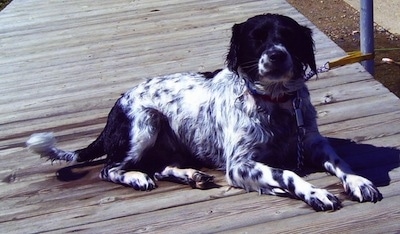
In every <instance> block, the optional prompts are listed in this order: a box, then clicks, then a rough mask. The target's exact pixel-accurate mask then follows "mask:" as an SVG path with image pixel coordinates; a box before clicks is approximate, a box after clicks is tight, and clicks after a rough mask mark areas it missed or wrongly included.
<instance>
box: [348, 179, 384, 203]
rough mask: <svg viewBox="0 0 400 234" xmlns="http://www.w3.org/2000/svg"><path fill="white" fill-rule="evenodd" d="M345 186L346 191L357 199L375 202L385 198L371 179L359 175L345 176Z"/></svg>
mask: <svg viewBox="0 0 400 234" xmlns="http://www.w3.org/2000/svg"><path fill="white" fill-rule="evenodd" d="M343 187H344V190H345V191H346V193H347V194H348V195H349V196H350V197H351V198H352V199H353V200H355V201H359V202H374V203H375V202H378V201H380V200H382V198H383V196H382V194H381V193H380V192H379V190H378V189H377V188H376V187H375V185H374V184H373V183H372V182H371V181H369V180H367V179H365V178H363V177H361V176H358V175H347V176H346V177H345V178H344V182H343Z"/></svg>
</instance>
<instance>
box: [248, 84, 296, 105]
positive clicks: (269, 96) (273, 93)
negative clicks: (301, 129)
mask: <svg viewBox="0 0 400 234" xmlns="http://www.w3.org/2000/svg"><path fill="white" fill-rule="evenodd" d="M245 82H246V87H247V89H248V91H249V93H250V94H251V95H252V96H254V97H255V98H257V99H260V100H263V101H267V102H273V103H284V102H287V101H289V100H293V98H294V97H295V96H296V92H297V90H299V89H301V88H302V87H303V85H304V83H302V82H301V81H299V82H296V81H287V82H271V84H269V85H267V86H265V87H263V89H260V88H257V87H256V86H255V85H254V84H253V83H252V82H250V81H248V80H247V79H245Z"/></svg>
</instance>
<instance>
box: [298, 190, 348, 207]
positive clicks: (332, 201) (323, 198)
mask: <svg viewBox="0 0 400 234" xmlns="http://www.w3.org/2000/svg"><path fill="white" fill-rule="evenodd" d="M305 202H306V203H307V204H309V205H310V206H311V207H312V208H313V209H314V210H316V211H326V210H338V209H340V208H341V207H342V205H341V202H340V200H339V199H338V198H337V197H336V196H335V195H333V194H331V193H329V192H328V191H327V190H325V189H318V188H315V189H313V190H312V191H311V192H310V195H309V197H307V198H305Z"/></svg>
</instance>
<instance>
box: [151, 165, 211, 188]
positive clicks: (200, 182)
mask: <svg viewBox="0 0 400 234" xmlns="http://www.w3.org/2000/svg"><path fill="white" fill-rule="evenodd" d="M154 178H155V179H157V180H167V181H172V182H178V183H183V184H188V185H190V186H191V187H192V188H198V189H208V188H210V187H213V186H214V185H215V184H214V176H211V175H208V174H206V173H204V172H202V171H199V170H195V169H191V168H185V169H181V168H178V167H173V166H167V167H165V169H164V170H163V171H161V172H160V173H155V174H154Z"/></svg>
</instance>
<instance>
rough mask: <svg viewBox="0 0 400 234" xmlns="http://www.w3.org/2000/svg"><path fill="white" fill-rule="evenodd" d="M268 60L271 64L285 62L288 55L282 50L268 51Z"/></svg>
mask: <svg viewBox="0 0 400 234" xmlns="http://www.w3.org/2000/svg"><path fill="white" fill-rule="evenodd" d="M267 56H268V59H269V60H270V61H271V62H274V63H276V62H284V61H285V60H286V57H287V54H286V53H285V52H284V51H282V50H277V49H272V50H269V51H267Z"/></svg>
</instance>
